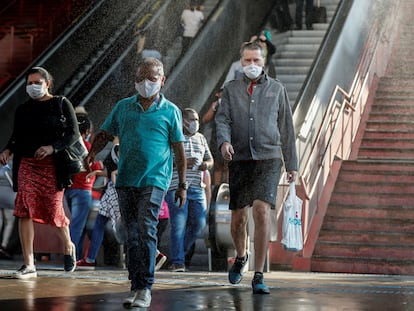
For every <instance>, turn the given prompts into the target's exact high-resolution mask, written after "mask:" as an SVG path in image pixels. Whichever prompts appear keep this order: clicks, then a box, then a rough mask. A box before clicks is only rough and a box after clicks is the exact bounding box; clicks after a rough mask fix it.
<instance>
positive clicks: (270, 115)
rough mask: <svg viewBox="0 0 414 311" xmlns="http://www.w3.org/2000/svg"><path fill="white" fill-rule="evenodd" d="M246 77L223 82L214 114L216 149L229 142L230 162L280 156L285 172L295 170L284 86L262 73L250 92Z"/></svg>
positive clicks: (295, 159)
mask: <svg viewBox="0 0 414 311" xmlns="http://www.w3.org/2000/svg"><path fill="white" fill-rule="evenodd" d="M249 85H250V80H249V79H248V78H247V77H246V76H244V77H243V79H241V80H233V81H230V82H229V83H227V84H226V85H225V86H224V89H223V95H222V98H221V104H220V105H219V108H218V110H217V113H216V116H215V122H216V131H217V145H218V148H220V147H221V145H222V144H223V143H224V142H229V143H231V144H232V146H233V148H234V155H233V160H234V161H245V160H270V159H276V158H280V159H283V160H284V162H285V167H286V170H287V171H292V170H294V171H296V170H297V166H298V163H297V162H298V161H297V154H296V136H295V132H294V127H293V120H292V112H291V109H290V105H289V98H288V94H287V91H286V88H285V87H284V86H283V85H282V83H280V82H279V81H278V80H274V79H272V78H269V77H268V75H266V74H262V76H261V77H260V78H259V80H258V81H257V84H256V86H255V87H254V90H253V93H252V95H249V93H248V92H247V89H248V87H249Z"/></svg>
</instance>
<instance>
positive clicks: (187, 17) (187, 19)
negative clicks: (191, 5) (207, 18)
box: [181, 9, 204, 38]
mask: <svg viewBox="0 0 414 311" xmlns="http://www.w3.org/2000/svg"><path fill="white" fill-rule="evenodd" d="M203 20H204V15H203V13H202V12H201V11H198V10H194V11H191V10H188V9H186V10H184V11H183V13H182V14H181V22H182V23H183V26H184V33H183V37H191V38H192V37H195V35H196V34H197V32H198V30H199V29H200V27H201V23H202V21H203Z"/></svg>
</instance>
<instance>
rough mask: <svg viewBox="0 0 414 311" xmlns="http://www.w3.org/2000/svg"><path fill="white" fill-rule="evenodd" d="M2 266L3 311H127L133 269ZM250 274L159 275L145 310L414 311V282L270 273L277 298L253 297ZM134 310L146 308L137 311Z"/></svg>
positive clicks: (269, 281)
mask: <svg viewBox="0 0 414 311" xmlns="http://www.w3.org/2000/svg"><path fill="white" fill-rule="evenodd" d="M12 264H13V265H11V264H10V263H8V264H6V265H5V264H2V263H1V262H0V310H1V311H5V310H13V311H25V310H36V311H37V310H41V311H43V310H51V311H52V310H53V311H72V310H76V311H82V310H85V311H86V310H87V311H95V310H100V311H106V310H108V311H109V310H111V311H112V310H125V309H124V308H123V307H122V300H123V299H124V298H125V297H126V296H127V295H128V293H129V281H128V279H127V272H126V270H122V269H105V268H100V269H97V270H95V271H75V272H74V273H72V274H65V273H64V272H62V269H61V267H59V266H57V265H53V264H45V265H42V266H38V277H37V278H36V279H33V280H16V279H12V273H13V271H14V266H15V263H12ZM252 276H253V273H252V272H247V273H246V274H245V278H244V280H243V281H242V283H241V284H239V285H229V284H228V281H227V274H226V273H218V272H206V271H202V272H185V273H171V272H168V271H159V272H157V274H156V284H155V285H154V288H153V291H152V304H151V307H149V308H147V309H145V308H144V309H141V310H154V311H167V310H168V311H186V310H239V311H249V310H283V311H291V310H300V311H313V310H315V311H316V310H318V311H319V310H321V311H325V310H327V311H328V310H352V311H355V310H376V311H380V310H384V311H385V310H387V311H388V310H391V311H402V310H404V311H408V310H414V276H381V275H355V274H354V275H350V274H326V273H297V272H270V273H265V280H266V283H267V285H268V286H269V287H270V289H271V294H270V295H253V294H252V290H251V286H250V282H251V278H252ZM134 310H140V309H139V308H136V309H134Z"/></svg>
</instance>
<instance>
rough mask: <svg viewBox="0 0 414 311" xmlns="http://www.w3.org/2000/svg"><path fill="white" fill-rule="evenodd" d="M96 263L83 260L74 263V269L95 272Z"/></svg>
mask: <svg viewBox="0 0 414 311" xmlns="http://www.w3.org/2000/svg"><path fill="white" fill-rule="evenodd" d="M95 267H96V262H87V261H86V260H85V258H82V259H81V260H78V261H77V262H76V268H77V269H82V270H95Z"/></svg>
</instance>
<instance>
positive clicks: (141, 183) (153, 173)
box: [101, 94, 185, 191]
mask: <svg viewBox="0 0 414 311" xmlns="http://www.w3.org/2000/svg"><path fill="white" fill-rule="evenodd" d="M101 129H102V130H104V131H106V132H108V133H110V134H112V135H114V136H118V137H119V140H120V143H119V155H120V157H119V163H118V176H117V180H116V187H147V186H156V187H158V188H161V189H162V190H164V191H167V189H168V186H169V184H170V181H171V177H172V163H173V151H172V145H171V144H172V143H176V142H183V141H184V140H185V138H184V134H183V132H182V116H181V111H180V109H179V108H178V107H177V106H176V105H174V104H173V103H172V102H170V101H169V100H167V99H166V98H165V97H164V96H163V95H162V94H160V97H159V98H158V99H157V100H156V101H154V103H153V105H152V106H151V107H150V108H149V109H148V110H146V111H144V109H143V108H142V106H141V104H140V102H139V100H138V97H137V96H136V95H134V96H132V97H128V98H125V99H123V100H121V101H119V102H118V103H117V104H116V106H115V108H114V109H113V110H112V111H111V113H110V114H109V116H108V117H107V119H106V120H105V122H104V123H103V125H102V126H101Z"/></svg>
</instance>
